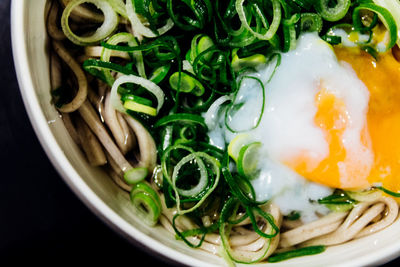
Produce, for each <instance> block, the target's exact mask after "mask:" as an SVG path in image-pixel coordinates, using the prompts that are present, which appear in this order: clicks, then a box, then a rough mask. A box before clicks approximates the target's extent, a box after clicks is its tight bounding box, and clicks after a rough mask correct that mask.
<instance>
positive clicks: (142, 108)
mask: <svg viewBox="0 0 400 267" xmlns="http://www.w3.org/2000/svg"><path fill="white" fill-rule="evenodd" d="M124 108H125V109H127V110H131V111H135V112H139V113H144V114H147V115H149V116H153V117H154V116H157V110H156V109H155V108H153V107H150V106H147V105H143V104H141V103H138V102H136V101H133V100H128V101H125V103H124Z"/></svg>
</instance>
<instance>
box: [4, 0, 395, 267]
mask: <svg viewBox="0 0 400 267" xmlns="http://www.w3.org/2000/svg"><path fill="white" fill-rule="evenodd" d="M9 10H10V0H1V1H0V36H1V37H2V42H1V45H0V81H1V85H0V86H1V92H2V94H1V97H0V162H1V168H2V174H1V175H0V178H1V179H0V214H1V215H0V256H1V262H7V261H13V262H15V261H16V260H18V259H21V258H25V259H26V256H28V257H29V259H30V260H31V261H32V260H35V259H36V260H38V261H40V262H43V260H44V259H45V258H47V257H48V256H54V257H57V258H59V259H65V260H74V259H75V260H76V259H81V258H83V259H90V260H91V262H92V263H96V262H99V263H100V262H105V261H111V260H112V261H113V262H114V263H118V262H120V261H121V262H126V261H128V262H132V263H133V262H137V263H138V262H140V260H142V261H143V262H146V263H148V264H157V265H163V266H168V265H169V264H167V263H166V262H165V260H163V259H159V258H157V257H155V256H154V255H152V254H149V253H148V252H147V251H142V250H141V249H140V248H137V247H135V246H133V245H132V244H130V243H129V242H127V241H126V240H125V239H123V238H122V237H121V236H119V235H118V234H117V233H115V232H113V231H112V230H111V229H110V228H109V227H108V226H106V225H105V224H104V223H103V222H102V221H101V220H100V219H98V218H97V217H96V216H95V215H94V214H93V213H92V212H91V211H90V210H89V209H88V208H87V207H86V206H85V205H84V204H83V203H82V202H81V201H80V200H79V199H78V198H77V197H76V196H75V195H74V193H73V192H72V191H71V190H70V189H69V187H68V186H67V185H66V184H65V183H64V182H63V180H62V179H61V177H60V176H59V175H58V173H57V172H56V171H55V169H54V168H53V166H52V165H51V163H50V161H49V160H48V158H47V156H46V155H45V153H44V151H43V150H42V148H41V146H40V144H39V142H38V139H37V138H36V135H35V133H34V132H33V129H32V126H31V124H30V122H29V119H28V117H27V115H26V111H25V108H24V106H23V103H22V99H21V96H20V93H19V89H18V84H17V81H16V77H15V71H14V66H13V59H12V53H11V41H10V21H9V18H10V12H9ZM21 256H23V257H21ZM392 263H400V259H398V260H396V261H394V262H392ZM149 266H150V265H149Z"/></svg>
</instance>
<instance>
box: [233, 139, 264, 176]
mask: <svg viewBox="0 0 400 267" xmlns="http://www.w3.org/2000/svg"><path fill="white" fill-rule="evenodd" d="M261 146H262V144H261V142H253V143H250V144H247V145H245V146H243V147H242V148H241V149H240V151H239V157H238V158H237V169H238V172H239V174H240V175H243V176H245V177H248V178H251V177H252V176H253V175H254V173H255V172H256V171H257V169H258V159H259V157H260V147H261Z"/></svg>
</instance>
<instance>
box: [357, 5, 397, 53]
mask: <svg viewBox="0 0 400 267" xmlns="http://www.w3.org/2000/svg"><path fill="white" fill-rule="evenodd" d="M363 9H365V10H369V11H372V12H374V13H376V14H378V17H379V19H380V20H381V21H382V23H383V24H384V25H385V27H386V29H387V30H388V32H389V38H390V40H389V42H388V44H387V45H386V46H385V47H384V48H379V47H377V50H378V51H379V52H386V51H388V50H389V49H391V48H392V47H393V46H394V45H395V44H396V41H397V30H398V29H397V26H396V21H395V20H394V18H393V16H392V14H391V13H390V12H389V11H388V10H387V9H386V8H384V7H381V6H378V5H375V4H372V3H366V4H360V5H359V6H358V7H356V8H355V9H354V11H353V23H354V25H355V28H356V29H357V28H362V26H361V25H360V23H361V22H360V19H359V13H360V11H361V10H363Z"/></svg>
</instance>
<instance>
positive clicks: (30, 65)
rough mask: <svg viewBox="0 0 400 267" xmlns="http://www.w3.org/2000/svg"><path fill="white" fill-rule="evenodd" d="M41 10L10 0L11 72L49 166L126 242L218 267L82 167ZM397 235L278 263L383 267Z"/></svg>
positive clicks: (399, 225) (393, 231)
mask: <svg viewBox="0 0 400 267" xmlns="http://www.w3.org/2000/svg"><path fill="white" fill-rule="evenodd" d="M45 10H46V0H35V1H32V0H22V1H21V0H14V1H13V2H12V35H13V50H14V51H13V52H14V58H15V64H16V70H17V75H18V80H19V83H20V89H21V92H22V95H23V98H24V102H25V106H26V109H27V112H28V114H29V117H30V119H31V122H32V124H33V127H34V129H35V131H36V133H37V135H38V138H39V139H40V141H41V144H42V146H43V147H44V149H45V151H46V153H47V154H48V156H49V158H50V160H51V161H52V163H53V164H54V165H55V167H56V168H57V170H58V171H59V173H60V174H61V175H62V176H63V178H64V180H65V181H66V182H67V184H68V185H69V186H70V187H71V188H72V189H73V190H74V192H75V193H76V194H77V195H78V196H79V197H80V198H81V199H82V201H84V202H85V203H86V204H87V205H88V206H89V207H90V208H91V209H92V210H93V212H95V213H96V214H97V215H98V216H99V217H101V218H102V219H103V220H104V221H106V222H107V223H108V224H109V225H110V226H111V227H112V228H114V229H115V230H116V231H118V232H119V233H121V234H122V235H124V236H126V237H127V238H128V239H129V240H131V241H133V242H135V243H137V242H139V243H140V244H141V245H142V246H145V247H148V248H150V249H152V250H154V251H155V252H157V253H160V254H162V255H164V256H166V257H168V258H171V259H172V260H174V261H176V262H180V263H183V264H187V265H196V266H197V265H201V266H216V265H222V264H223V260H221V259H220V258H219V257H217V256H214V255H211V254H209V253H206V252H203V251H202V250H199V249H197V250H193V249H190V248H188V247H187V246H186V245H185V244H184V243H183V242H180V241H177V240H175V238H174V236H173V235H172V234H170V233H169V232H167V231H166V230H165V229H164V228H163V227H161V226H157V227H155V228H151V227H148V226H146V225H144V224H143V223H142V222H141V220H140V219H138V218H137V217H136V216H135V214H133V212H132V209H131V208H130V203H129V196H128V194H127V193H125V192H123V191H122V190H120V189H119V188H118V187H117V186H116V185H115V184H114V182H113V181H112V180H111V179H110V178H109V177H108V176H107V175H106V174H105V173H104V172H103V171H101V170H100V169H98V168H93V167H91V166H90V165H89V164H88V163H87V161H86V160H85V158H84V156H83V155H82V153H81V151H80V149H79V148H78V147H77V146H76V145H75V143H74V142H73V140H72V139H71V137H70V136H69V134H68V132H67V130H66V128H65V127H64V125H63V122H62V120H61V118H60V116H59V114H58V112H57V111H56V109H55V108H54V106H53V105H52V103H51V96H50V83H49V80H50V77H49V64H48V53H47V41H48V39H47V37H46V29H45V18H44V17H45ZM399 237H400V221H399V220H398V221H396V222H395V223H394V224H393V225H391V226H390V227H388V228H387V229H385V230H384V231H381V232H379V233H377V234H375V235H372V236H368V237H365V238H361V239H359V240H354V241H352V242H348V243H346V244H344V245H340V246H334V247H329V248H328V249H327V251H326V252H325V253H322V254H320V255H315V256H310V257H303V258H297V259H293V260H288V261H285V262H282V263H279V264H280V265H281V266H295V265H298V264H301V265H306V266H321V265H324V266H325V265H343V264H346V266H360V265H367V264H368V265H370V264H378V263H384V262H387V261H389V260H390V259H393V258H394V257H397V256H398V255H399V254H398V252H399V251H400V241H399ZM327 263H328V264H327ZM268 265H270V264H268Z"/></svg>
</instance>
